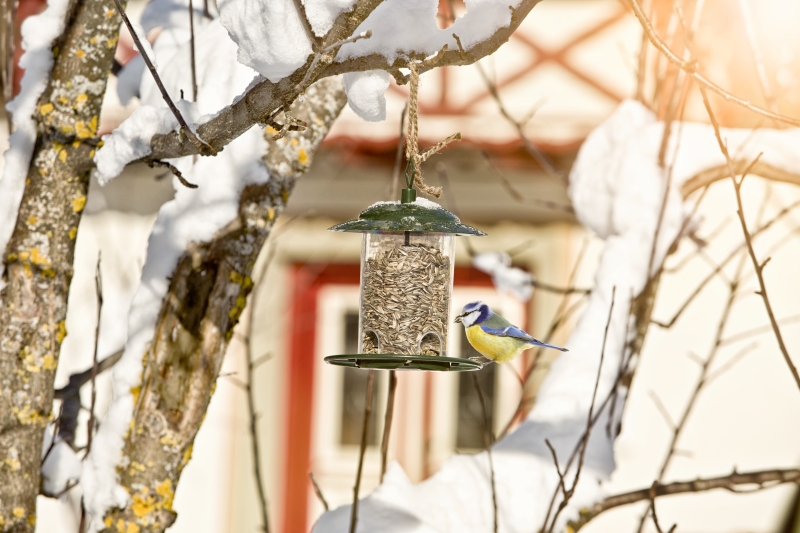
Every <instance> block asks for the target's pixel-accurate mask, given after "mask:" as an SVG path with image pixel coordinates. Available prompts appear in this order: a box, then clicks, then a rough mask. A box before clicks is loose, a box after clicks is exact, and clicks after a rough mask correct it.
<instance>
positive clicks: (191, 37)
mask: <svg viewBox="0 0 800 533" xmlns="http://www.w3.org/2000/svg"><path fill="white" fill-rule="evenodd" d="M140 50H141V48H140ZM189 51H190V54H189V55H190V61H191V66H192V102H196V101H197V61H196V60H195V49H194V6H193V5H192V0H189ZM143 55H144V53H143Z"/></svg>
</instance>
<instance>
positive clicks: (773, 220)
mask: <svg viewBox="0 0 800 533" xmlns="http://www.w3.org/2000/svg"><path fill="white" fill-rule="evenodd" d="M799 206H800V200H798V201H796V202H793V203H792V204H791V205H788V206H786V207H785V208H783V209H781V211H780V212H778V213H777V214H776V215H775V216H774V217H772V218H770V220H768V221H767V222H765V223H764V224H763V225H762V226H760V227H759V228H758V229H757V230H755V231H753V232H752V233H751V234H750V237H751V238H752V239H754V238H755V237H757V236H758V235H760V234H762V233H764V232H765V231H766V230H768V229H769V228H770V227H772V226H773V225H775V223H777V222H778V221H780V220H781V219H783V218H784V217H785V216H786V215H787V214H788V213H790V212H791V211H793V210H794V209H796V208H797V207H799ZM744 246H746V243H744V242H743V243H742V244H740V245H739V246H737V247H736V248H734V249H733V250H731V252H730V253H729V254H728V255H727V256H726V257H725V259H723V260H722V261H721V262H720V263H719V264H718V265H717V266H716V267H715V268H714V270H712V271H711V272H710V273H709V274H708V275H707V276H706V277H705V278H704V279H703V281H701V282H700V284H699V285H698V286H697V287H696V288H695V290H694V291H692V293H691V294H690V295H689V297H688V298H687V299H686V300H685V301H684V302H683V304H681V306H680V307H679V308H678V311H677V312H676V313H675V315H673V317H672V318H671V319H669V320H666V321H658V320H653V321H652V322H653V324H655V325H657V326H660V327H662V328H671V327H672V326H673V324H675V322H676V321H677V320H678V318H680V316H681V315H682V314H683V312H684V311H685V310H686V309H687V308H688V307H689V305H690V304H691V303H692V301H694V299H695V298H696V297H697V296H698V295H699V294H700V292H701V291H702V289H703V288H704V287H705V286H706V285H707V284H708V283H709V282H710V281H711V280H712V279H713V278H714V277H715V276H717V275H718V274H719V273H720V272H721V271H722V269H723V268H724V267H725V265H727V264H728V263H729V262H730V261H731V259H733V258H734V257H736V254H738V253H739V252H740V251H741V250H742V248H743V247H744Z"/></svg>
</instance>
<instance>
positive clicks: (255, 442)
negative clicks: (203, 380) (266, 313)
mask: <svg viewBox="0 0 800 533" xmlns="http://www.w3.org/2000/svg"><path fill="white" fill-rule="evenodd" d="M274 238H275V236H274V235H273V239H274ZM273 243H274V240H273ZM274 252H275V245H274V244H272V243H271V244H270V247H269V248H268V249H267V255H266V258H265V259H264V266H263V267H262V268H261V271H260V272H259V274H258V277H257V278H256V280H255V283H254V284H253V292H252V293H250V315H249V317H248V322H247V336H246V338H245V339H244V348H245V356H246V357H247V375H246V377H245V381H241V380H238V379H236V378H233V377H232V378H231V380H232V381H233V382H234V383H237V382H238V383H237V386H239V388H241V389H242V390H244V391H245V392H246V393H247V414H248V418H249V420H250V424H249V428H250V445H251V455H252V458H253V478H254V481H255V484H256V490H257V492H258V507H259V513H260V514H261V531H264V532H265V533H269V531H270V528H269V513H268V507H267V494H266V489H265V488H264V474H263V472H262V468H261V444H260V439H259V436H258V418H259V417H258V413H256V398H255V393H254V388H253V379H254V375H255V370H256V368H258V366H260V365H261V364H262V363H264V362H266V361H269V359H271V357H272V354H270V353H267V354H264V355H262V356H261V357H259V358H257V359H254V358H253V349H252V346H251V344H252V343H251V340H252V339H251V334H252V332H253V331H254V330H255V316H256V308H257V304H258V294H259V289H260V288H261V287H262V283H263V282H264V278H266V276H267V272H268V271H269V267H270V264H271V263H272V258H273V257H274Z"/></svg>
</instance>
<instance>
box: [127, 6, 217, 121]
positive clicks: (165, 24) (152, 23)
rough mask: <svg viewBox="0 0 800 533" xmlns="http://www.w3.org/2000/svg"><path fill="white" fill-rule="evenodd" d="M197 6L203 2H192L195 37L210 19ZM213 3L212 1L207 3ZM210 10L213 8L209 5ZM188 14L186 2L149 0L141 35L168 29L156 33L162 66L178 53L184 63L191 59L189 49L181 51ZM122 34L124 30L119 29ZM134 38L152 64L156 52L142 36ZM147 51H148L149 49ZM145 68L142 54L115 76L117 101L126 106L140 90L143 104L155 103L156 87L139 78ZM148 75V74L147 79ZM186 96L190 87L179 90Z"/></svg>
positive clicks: (175, 96)
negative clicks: (140, 44) (141, 45)
mask: <svg viewBox="0 0 800 533" xmlns="http://www.w3.org/2000/svg"><path fill="white" fill-rule="evenodd" d="M199 4H202V2H194V4H193V5H194V13H193V14H194V28H195V32H197V33H198V34H199V33H200V31H202V28H203V26H205V25H206V24H207V23H208V22H209V19H208V18H206V17H205V16H203V11H202V9H201V7H200V6H199ZM209 4H213V2H209ZM210 7H213V5H210ZM188 11H189V2H188V0H151V1H150V2H149V3H148V4H147V7H145V9H144V12H143V13H142V20H141V28H142V30H143V32H144V35H147V34H148V33H150V32H152V31H153V30H154V29H156V28H167V31H165V32H159V33H158V47H157V48H158V60H159V62H161V63H162V64H164V65H167V64H169V62H170V61H171V60H172V58H173V56H174V55H175V54H176V53H178V52H179V51H181V52H182V53H183V54H184V55H183V57H184V60H185V61H187V62H188V61H189V60H190V54H189V50H187V49H186V48H185V47H184V48H183V49H181V47H182V46H183V44H184V43H185V42H187V41H188V40H189V36H190V32H189V17H188V16H187V13H188ZM122 31H124V27H123V29H122ZM137 35H138V36H139V38H140V39H141V40H142V44H143V46H144V47H145V48H146V50H145V51H146V53H147V54H148V55H147V57H149V58H150V59H151V60H152V61H155V58H156V52H155V51H153V50H152V47H150V46H149V43H147V44H146V43H145V42H144V39H143V37H142V34H141V33H138V32H137ZM148 48H149V49H148ZM145 69H146V67H145V64H144V60H143V59H142V56H141V55H137V56H136V57H134V58H133V59H131V60H130V61H128V63H127V64H126V65H125V67H124V68H123V69H122V70H121V71H120V73H119V74H118V76H117V94H118V95H119V99H120V102H122V104H123V105H127V104H128V102H129V101H130V99H131V98H133V97H134V96H139V94H140V89H141V98H142V100H143V101H148V102H151V101H156V99H157V95H158V94H159V93H158V87H157V86H156V84H155V82H153V81H152V79H146V78H144V79H143V78H142V74H143V73H144V71H145ZM160 72H161V71H160V70H159V73H160ZM149 76H150V75H149V74H148V75H147V77H149ZM182 88H183V89H184V91H185V92H186V94H187V96H190V95H191V87H190V86H185V87H182ZM171 96H173V99H174V100H177V99H178V98H179V97H180V94H179V93H178V94H175V95H171Z"/></svg>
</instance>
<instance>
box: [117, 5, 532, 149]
mask: <svg viewBox="0 0 800 533" xmlns="http://www.w3.org/2000/svg"><path fill="white" fill-rule="evenodd" d="M539 1H540V0H516V1H512V2H509V3H502V2H501V3H481V4H479V5H477V6H475V8H474V10H473V9H470V11H468V12H467V13H466V14H465V15H464V16H463V17H461V18H460V19H458V20H457V21H456V24H454V25H453V26H452V27H450V28H448V29H446V30H439V29H438V28H437V27H436V25H435V15H436V12H435V6H436V3H435V2H422V3H420V5H423V4H424V8H423V9H422V10H421V11H420V8H415V9H411V7H410V6H407V5H406V4H405V3H401V2H390V1H380V0H360V1H359V2H356V3H355V4H353V5H352V6H351V8H350V9H349V10H342V11H341V12H340V13H338V14H337V15H336V16H335V17H331V16H330V13H328V16H327V17H321V15H319V13H318V11H319V10H317V11H313V10H312V9H311V8H312V5H309V6H308V7H307V8H306V12H307V13H308V14H309V17H311V16H312V14H314V16H320V19H319V20H316V19H312V20H311V23H312V27H313V29H314V32H315V34H317V35H324V39H323V41H322V50H323V51H321V52H319V56H316V55H314V54H313V53H312V48H311V44H310V42H309V41H308V39H307V37H306V36H305V30H304V29H303V26H302V23H301V21H300V19H299V18H295V17H292V16H288V15H282V16H283V17H288V18H280V20H279V21H278V22H275V17H276V15H275V13H270V12H268V11H269V9H268V8H267V7H264V5H262V4H261V3H254V2H250V3H248V2H246V0H227V1H226V2H220V12H221V20H222V23H223V25H225V27H226V29H227V30H228V32H229V34H230V35H231V37H232V38H233V39H234V41H236V42H237V44H238V45H239V59H240V61H242V62H243V63H244V64H246V65H249V66H250V67H252V68H254V69H255V70H256V71H258V72H259V73H260V74H261V77H260V78H258V79H256V80H254V82H253V84H252V85H251V86H250V87H248V89H247V90H246V92H245V93H244V94H242V95H241V96H239V97H237V98H236V99H235V100H234V101H233V103H231V104H230V105H229V106H227V107H224V108H223V109H221V110H219V111H218V112H217V113H216V114H215V115H214V116H213V117H210V118H208V120H205V121H203V122H202V123H200V124H198V125H197V129H196V132H197V135H198V136H199V137H200V138H201V139H203V141H204V142H206V143H208V144H209V145H210V146H212V148H213V150H214V151H215V152H217V151H219V150H221V149H222V148H224V147H225V146H226V145H227V144H228V143H230V142H231V141H232V140H233V139H235V138H236V137H238V136H239V135H241V134H242V133H244V132H245V131H247V130H248V129H249V128H250V127H252V126H253V125H254V124H264V123H266V121H267V119H268V117H271V116H273V115H274V114H275V112H276V111H279V110H280V109H281V108H286V107H288V106H289V105H291V104H292V102H294V101H295V99H297V98H298V97H299V96H301V95H302V94H303V92H304V91H305V90H306V88H307V87H308V85H310V84H311V83H313V82H314V81H316V80H318V79H322V78H326V77H330V76H335V75H338V74H344V73H356V72H365V71H373V70H383V71H387V72H389V73H391V74H392V75H393V76H394V77H395V79H396V80H397V81H398V82H399V83H405V82H406V81H407V79H406V77H405V76H404V75H403V74H402V72H401V71H400V69H401V68H406V67H407V66H408V62H409V61H411V60H414V61H420V62H421V63H420V65H419V70H420V72H425V71H427V70H431V69H433V68H437V67H442V66H447V65H469V64H472V63H474V62H476V61H478V60H479V59H481V58H482V57H485V56H487V55H489V54H491V53H493V52H494V51H495V50H497V49H498V48H499V47H500V46H501V45H502V44H503V43H505V42H506V41H507V40H508V39H509V38H510V36H511V34H512V33H513V32H514V31H515V30H516V28H517V27H519V25H520V24H521V23H522V21H523V20H524V19H525V17H526V16H527V15H528V13H530V11H531V10H532V9H533V7H534V6H535V5H536V4H538V3H539ZM277 3H278V4H280V3H281V2H277ZM285 3H286V4H287V5H290V4H291V1H290V0H285ZM310 4H314V5H316V3H315V2H311V3H310ZM507 4H508V5H507ZM514 4H516V5H514ZM256 6H260V7H256ZM284 7H285V6H284ZM253 9H256V10H260V9H266V10H267V11H266V12H263V13H262V12H261V11H259V12H258V16H261V17H262V19H263V20H265V21H266V22H265V23H264V26H263V27H262V28H260V27H259V26H258V25H257V24H253V23H252V21H253V20H256V19H254V18H253V17H254V16H255V14H254V13H253V12H251V10H253ZM291 9H292V13H295V10H294V7H293V6H292V7H291ZM431 9H433V11H431ZM420 16H421V17H422V18H420ZM270 17H272V18H270ZM245 19H246V20H247V21H248V22H249V24H248V25H245V24H244V23H243V22H242V21H243V20H245ZM420 22H424V24H420ZM277 23H281V24H284V25H285V26H283V27H281V28H278V29H276V28H274V27H272V26H270V24H277ZM398 24H400V25H403V26H402V28H400V27H398V26H397V25H398ZM323 30H324V32H323ZM367 30H372V36H371V37H370V38H369V39H362V40H360V41H359V42H353V43H348V44H345V45H343V46H341V48H334V49H330V48H329V47H330V46H331V45H333V44H335V43H339V42H343V41H345V40H347V39H348V38H351V37H354V36H357V35H360V34H361V33H362V32H366V31H367ZM401 30H402V31H401ZM412 30H414V31H412ZM454 33H455V35H457V36H458V40H459V41H461V46H459V45H458V43H457V40H456V38H455V37H454V36H453V34H454ZM267 38H268V39H274V40H275V42H274V46H272V47H270V46H264V45H263V42H262V41H263V39H267ZM258 39H261V41H259V40H258ZM270 42H272V41H270ZM306 44H307V46H306ZM287 46H291V49H287ZM282 50H285V53H284V52H282ZM312 66H313V68H312ZM381 96H382V95H381ZM149 146H150V150H149V154H147V155H139V156H136V157H135V158H133V159H131V161H132V160H137V159H138V160H142V159H170V158H174V157H180V156H186V155H193V154H197V153H198V150H197V147H196V146H195V145H194V144H193V143H192V142H191V141H190V140H189V139H187V138H186V137H185V136H181V135H180V134H179V133H178V132H175V131H169V132H158V133H155V134H153V135H152V139H151V141H150V142H149ZM128 162H129V161H128Z"/></svg>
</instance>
